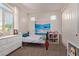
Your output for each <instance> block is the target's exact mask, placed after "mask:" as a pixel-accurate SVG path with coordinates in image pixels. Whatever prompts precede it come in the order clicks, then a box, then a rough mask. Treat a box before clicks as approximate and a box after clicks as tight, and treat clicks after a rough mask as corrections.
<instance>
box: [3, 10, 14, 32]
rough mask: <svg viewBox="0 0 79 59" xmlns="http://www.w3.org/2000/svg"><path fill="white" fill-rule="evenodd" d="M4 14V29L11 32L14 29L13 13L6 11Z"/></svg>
mask: <svg viewBox="0 0 79 59" xmlns="http://www.w3.org/2000/svg"><path fill="white" fill-rule="evenodd" d="M4 16H5V18H4V31H5V32H10V31H12V29H13V15H12V14H11V13H10V12H8V11H5V12H4Z"/></svg>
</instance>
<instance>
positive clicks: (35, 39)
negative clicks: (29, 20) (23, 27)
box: [22, 35, 45, 43]
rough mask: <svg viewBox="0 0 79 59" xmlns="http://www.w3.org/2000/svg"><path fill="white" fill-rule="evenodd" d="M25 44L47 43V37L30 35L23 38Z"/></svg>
mask: <svg viewBox="0 0 79 59" xmlns="http://www.w3.org/2000/svg"><path fill="white" fill-rule="evenodd" d="M22 41H23V42H30V43H45V36H42V35H30V36H28V37H23V39H22Z"/></svg>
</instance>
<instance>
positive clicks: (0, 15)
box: [0, 8, 2, 31]
mask: <svg viewBox="0 0 79 59" xmlns="http://www.w3.org/2000/svg"><path fill="white" fill-rule="evenodd" d="M0 31H2V9H1V8H0Z"/></svg>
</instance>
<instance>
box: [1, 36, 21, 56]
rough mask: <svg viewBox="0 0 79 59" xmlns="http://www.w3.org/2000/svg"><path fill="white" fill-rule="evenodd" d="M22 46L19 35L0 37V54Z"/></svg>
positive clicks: (5, 53)
mask: <svg viewBox="0 0 79 59" xmlns="http://www.w3.org/2000/svg"><path fill="white" fill-rule="evenodd" d="M21 46H22V39H21V36H20V35H9V36H4V37H0V56H5V55H8V54H9V53H11V52H12V51H14V50H15V49H17V48H19V47H21Z"/></svg>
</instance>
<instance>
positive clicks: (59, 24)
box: [29, 11, 61, 34]
mask: <svg viewBox="0 0 79 59" xmlns="http://www.w3.org/2000/svg"><path fill="white" fill-rule="evenodd" d="M52 15H56V16H57V24H58V26H59V27H58V30H59V32H60V33H61V12H60V11H53V12H46V13H32V14H29V18H31V17H36V20H39V19H40V18H44V17H47V18H49V20H48V21H47V22H49V23H51V24H52V23H53V21H51V20H50V16H52ZM34 25H35V22H34V21H31V20H30V19H29V32H30V33H32V34H33V33H35V28H34Z"/></svg>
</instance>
